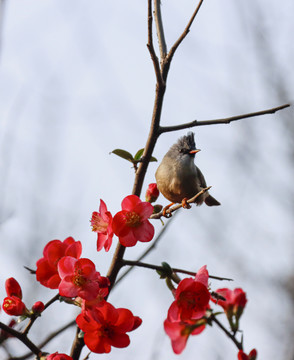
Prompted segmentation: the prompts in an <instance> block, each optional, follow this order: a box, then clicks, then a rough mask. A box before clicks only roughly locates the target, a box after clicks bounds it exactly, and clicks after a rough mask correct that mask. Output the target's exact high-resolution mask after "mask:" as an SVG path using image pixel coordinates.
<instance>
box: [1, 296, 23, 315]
mask: <svg viewBox="0 0 294 360" xmlns="http://www.w3.org/2000/svg"><path fill="white" fill-rule="evenodd" d="M2 308H3V310H4V311H5V312H6V314H8V315H15V316H20V315H25V314H26V313H27V309H26V306H25V304H24V303H23V302H22V301H21V299H20V298H19V297H17V296H8V297H6V298H5V299H4V300H3V305H2Z"/></svg>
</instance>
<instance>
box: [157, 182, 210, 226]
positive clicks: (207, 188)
mask: <svg viewBox="0 0 294 360" xmlns="http://www.w3.org/2000/svg"><path fill="white" fill-rule="evenodd" d="M210 188H211V186H208V187H206V188H204V189H202V190H201V191H199V193H197V194H196V195H195V196H193V197H192V198H191V199H189V200H187V203H188V204H192V203H194V202H195V200H196V199H197V198H198V197H199V196H201V195H202V194H204V193H206V191H208V190H209V189H210ZM182 207H183V204H178V205H175V206H173V207H171V208H169V209H167V210H166V212H165V213H166V215H165V216H166V217H169V216H171V214H172V213H173V212H174V211H176V210H178V209H180V208H182ZM162 216H164V215H163V211H161V212H159V213H157V214H153V215H151V216H150V219H160V218H161V217H162Z"/></svg>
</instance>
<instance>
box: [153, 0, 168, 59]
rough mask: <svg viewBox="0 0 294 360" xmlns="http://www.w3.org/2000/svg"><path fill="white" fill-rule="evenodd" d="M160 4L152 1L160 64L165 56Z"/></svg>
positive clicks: (158, 1)
mask: <svg viewBox="0 0 294 360" xmlns="http://www.w3.org/2000/svg"><path fill="white" fill-rule="evenodd" d="M160 6H161V4H160V0H154V19H155V24H156V32H157V39H158V45H159V52H160V60H161V63H162V62H163V61H164V59H165V57H166V54H167V47H166V42H165V36H164V30H163V24H162V17H161V7H160Z"/></svg>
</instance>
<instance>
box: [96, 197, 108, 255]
mask: <svg viewBox="0 0 294 360" xmlns="http://www.w3.org/2000/svg"><path fill="white" fill-rule="evenodd" d="M91 226H92V231H94V232H96V233H97V251H100V250H101V249H102V248H103V247H104V249H105V251H108V250H109V249H110V247H111V244H112V237H113V231H112V215H111V213H110V211H107V207H106V204H105V202H104V201H103V200H101V199H100V207H99V212H97V211H94V212H93V213H92V218H91Z"/></svg>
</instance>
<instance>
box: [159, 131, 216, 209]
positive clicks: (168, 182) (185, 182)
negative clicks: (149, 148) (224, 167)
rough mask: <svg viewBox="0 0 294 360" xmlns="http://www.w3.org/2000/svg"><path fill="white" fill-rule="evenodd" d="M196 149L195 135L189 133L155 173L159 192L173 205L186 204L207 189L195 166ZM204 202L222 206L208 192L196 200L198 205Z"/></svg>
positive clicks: (170, 151)
mask: <svg viewBox="0 0 294 360" xmlns="http://www.w3.org/2000/svg"><path fill="white" fill-rule="evenodd" d="M198 151H200V150H199V149H196V145H195V140H194V133H192V132H188V134H187V136H183V137H181V138H180V139H179V140H178V142H177V143H176V144H174V145H173V146H172V147H171V148H170V149H169V151H168V152H167V153H166V155H165V156H164V158H163V159H162V162H161V164H160V165H159V167H158V169H157V170H156V173H155V178H156V182H157V187H158V190H159V191H160V192H161V193H162V195H163V196H164V197H165V198H166V199H168V200H169V201H171V202H172V203H182V204H183V206H184V203H185V202H186V204H187V200H188V199H190V198H192V197H193V196H194V195H196V194H197V193H198V192H199V191H201V190H202V189H204V188H206V187H207V185H206V182H205V179H204V176H203V174H202V172H201V171H200V169H199V168H198V167H197V166H196V165H195V164H194V158H195V154H196V153H197V152H198ZM203 201H204V202H205V203H206V205H208V206H216V205H220V203H219V202H218V201H217V200H216V199H215V198H214V197H212V196H211V195H210V194H209V193H208V191H207V192H205V193H204V194H202V195H200V196H199V197H198V198H197V199H196V201H195V202H196V204H197V205H201V204H202V203H203ZM171 205H172V204H171Z"/></svg>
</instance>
